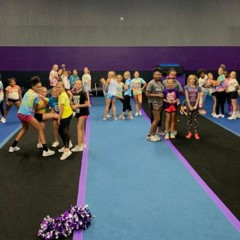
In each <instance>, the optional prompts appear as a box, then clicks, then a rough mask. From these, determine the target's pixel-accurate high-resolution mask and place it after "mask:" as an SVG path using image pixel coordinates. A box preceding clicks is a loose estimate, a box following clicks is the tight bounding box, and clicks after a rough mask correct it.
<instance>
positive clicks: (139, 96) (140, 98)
mask: <svg viewBox="0 0 240 240" xmlns="http://www.w3.org/2000/svg"><path fill="white" fill-rule="evenodd" d="M134 98H137V100H138V102H142V93H140V94H138V95H134Z"/></svg>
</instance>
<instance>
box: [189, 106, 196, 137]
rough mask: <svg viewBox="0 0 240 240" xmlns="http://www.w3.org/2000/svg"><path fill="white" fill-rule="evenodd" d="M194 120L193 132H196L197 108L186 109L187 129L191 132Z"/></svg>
mask: <svg viewBox="0 0 240 240" xmlns="http://www.w3.org/2000/svg"><path fill="white" fill-rule="evenodd" d="M193 121H194V132H195V133H197V132H198V110H193V111H189V110H188V131H189V132H192V122H193Z"/></svg>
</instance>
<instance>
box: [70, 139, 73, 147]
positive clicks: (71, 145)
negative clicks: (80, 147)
mask: <svg viewBox="0 0 240 240" xmlns="http://www.w3.org/2000/svg"><path fill="white" fill-rule="evenodd" d="M72 147H73V144H72V141H71V140H70V141H69V148H72Z"/></svg>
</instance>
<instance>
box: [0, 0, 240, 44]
mask: <svg viewBox="0 0 240 240" xmlns="http://www.w3.org/2000/svg"><path fill="white" fill-rule="evenodd" d="M239 9H240V1H239V0H230V1H226V0H201V1H200V0H199V1H196V0H164V1H163V0H146V1H144V0H119V1H115V0H38V1H37V0H0V45H1V46H239V36H240V17H239V16H240V15H239ZM120 17H124V20H123V21H121V20H120Z"/></svg>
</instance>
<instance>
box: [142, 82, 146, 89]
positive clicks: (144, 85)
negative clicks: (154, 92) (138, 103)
mask: <svg viewBox="0 0 240 240" xmlns="http://www.w3.org/2000/svg"><path fill="white" fill-rule="evenodd" d="M146 87H147V83H146V82H145V83H144V84H143V87H142V91H144V89H145V88H146Z"/></svg>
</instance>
